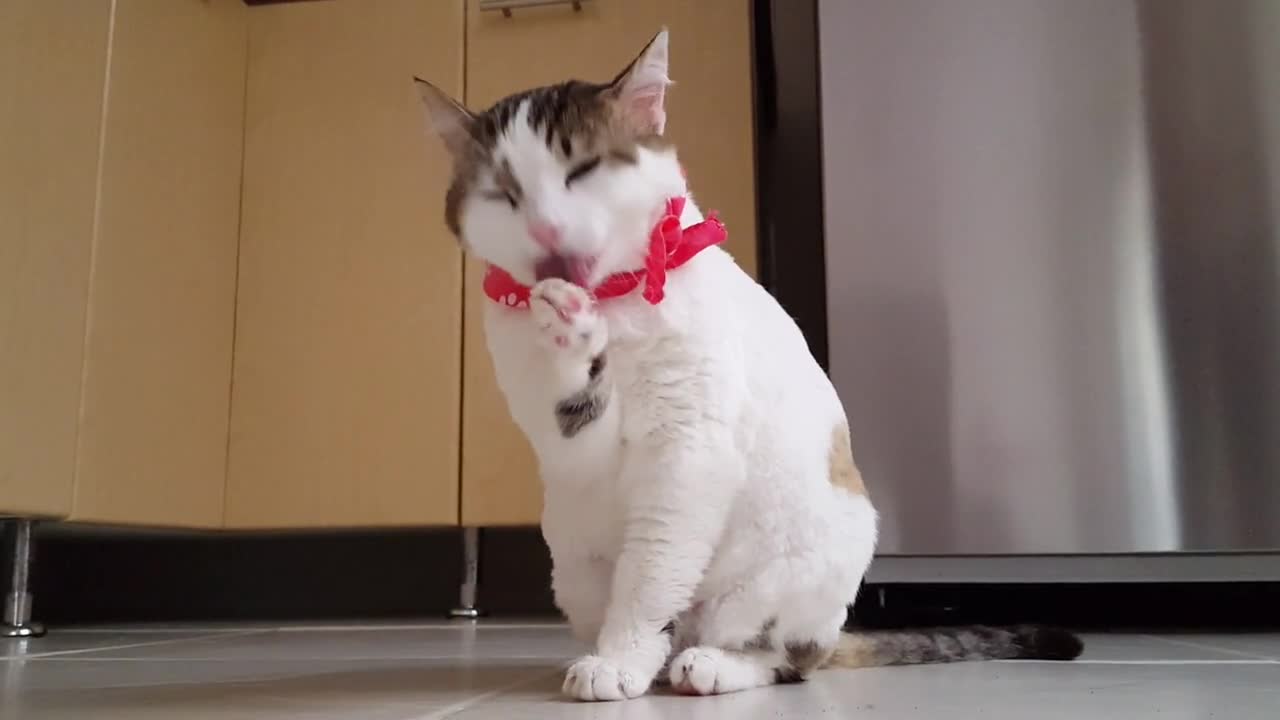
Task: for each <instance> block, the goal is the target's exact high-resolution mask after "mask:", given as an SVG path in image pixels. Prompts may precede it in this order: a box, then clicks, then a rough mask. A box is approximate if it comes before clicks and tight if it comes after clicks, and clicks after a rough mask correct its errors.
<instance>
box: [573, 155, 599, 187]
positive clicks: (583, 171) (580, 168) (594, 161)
mask: <svg viewBox="0 0 1280 720" xmlns="http://www.w3.org/2000/svg"><path fill="white" fill-rule="evenodd" d="M599 166H600V158H599V156H596V157H593V158H591V159H590V160H586V161H583V162H580V163H578V164H577V165H575V166H574V167H573V169H572V170H570V171H569V174H568V175H566V176H565V178H564V186H565V187H569V186H570V185H572V184H573V183H575V182H577V181H578V180H581V179H582V178H584V177H586V176H587V175H590V174H591V171H592V170H595V169H596V168H597V167H599Z"/></svg>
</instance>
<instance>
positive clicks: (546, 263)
mask: <svg viewBox="0 0 1280 720" xmlns="http://www.w3.org/2000/svg"><path fill="white" fill-rule="evenodd" d="M595 267H596V259H595V258H592V257H582V256H580V255H560V254H555V255H548V256H546V257H545V258H543V259H541V260H539V261H538V263H537V264H536V265H534V266H533V275H534V277H535V279H537V280H546V279H547V278H559V279H561V280H567V281H568V282H571V283H573V284H574V285H577V286H579V287H584V288H585V287H588V285H587V283H589V282H590V281H591V271H592V270H594V269H595Z"/></svg>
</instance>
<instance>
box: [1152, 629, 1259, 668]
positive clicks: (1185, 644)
mask: <svg viewBox="0 0 1280 720" xmlns="http://www.w3.org/2000/svg"><path fill="white" fill-rule="evenodd" d="M1142 637H1144V638H1148V639H1151V640H1159V641H1161V642H1166V643H1169V644H1170V645H1181V646H1182V647H1189V648H1195V649H1197V650H1211V651H1213V652H1217V653H1222V654H1225V655H1235V656H1237V657H1242V658H1249V659H1253V660H1270V661H1272V662H1276V661H1277V658H1274V657H1271V656H1268V655H1262V654H1260V653H1251V652H1246V651H1244V650H1232V649H1230V648H1224V647H1218V646H1217V645H1209V644H1207V643H1198V642H1195V641H1194V640H1178V639H1174V638H1169V637H1161V636H1160V635H1143V636H1142Z"/></svg>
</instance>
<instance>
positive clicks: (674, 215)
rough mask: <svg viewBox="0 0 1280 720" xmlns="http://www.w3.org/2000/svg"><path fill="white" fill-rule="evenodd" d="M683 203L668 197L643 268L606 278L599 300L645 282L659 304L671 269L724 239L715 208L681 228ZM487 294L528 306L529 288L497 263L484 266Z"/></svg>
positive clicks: (598, 288) (512, 304)
mask: <svg viewBox="0 0 1280 720" xmlns="http://www.w3.org/2000/svg"><path fill="white" fill-rule="evenodd" d="M684 203H685V199H684V198H682V197H674V198H671V199H670V200H667V208H666V213H665V214H663V216H662V217H661V218H660V219H659V220H658V224H657V225H654V226H653V230H652V231H651V232H650V233H649V256H648V257H647V258H645V261H644V268H643V269H641V270H631V271H629V272H620V273H616V274H614V275H610V276H609V277H607V278H605V279H604V282H602V283H600V284H599V285H597V286H596V288H595V290H594V291H592V294H593V295H594V296H595V297H596V299H597V300H607V299H609V298H616V297H622V296H623V295H626V294H628V293H630V292H631V291H632V290H635V289H636V288H637V287H639V286H640V283H641V282H643V283H644V293H643V296H644V299H645V300H648V301H649V304H650V305H657V304H658V303H660V302H662V298H663V296H664V292H663V289H662V288H663V286H664V285H665V284H666V282H667V271H668V270H674V269H676V268H678V267H680V266H681V265H683V264H685V263H687V262H689V260H690V258H692V257H693V256H694V255H697V254H698V253H700V252H702V251H703V250H705V249H706V248H709V247H711V246H712V245H718V244H720V243H722V242H724V239H725V238H726V237H728V233H727V232H726V231H725V228H724V223H722V222H720V219H719V218H717V217H716V214H715V213H714V212H713V213H710V214H709V215H708V216H707V219H706V220H703V221H702V222H700V223H698V224H696V225H690V226H689V227H687V228H681V227H680V213H682V212H684ZM484 294H485V295H488V296H489V299H490V300H493V301H494V302H497V303H499V304H502V305H506V306H508V307H513V308H527V307H529V288H528V287H526V286H524V285H521V284H520V283H518V282H516V279H515V278H513V277H511V275H509V274H508V273H507V271H506V270H503V269H502V268H500V267H498V266H496V265H489V266H488V268H487V269H486V270H485V274H484Z"/></svg>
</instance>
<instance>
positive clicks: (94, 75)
mask: <svg viewBox="0 0 1280 720" xmlns="http://www.w3.org/2000/svg"><path fill="white" fill-rule="evenodd" d="M663 25H666V26H668V27H669V28H670V30H671V42H672V75H673V77H674V78H675V79H676V81H677V84H676V85H675V86H674V87H673V88H672V89H671V91H670V93H669V105H670V106H669V122H668V128H669V132H670V133H671V135H673V136H674V138H675V139H676V141H677V143H678V144H679V145H680V147H681V157H682V159H683V161H684V163H685V165H686V167H687V169H688V171H689V175H690V178H691V179H692V183H693V187H694V190H695V192H696V194H697V197H698V199H699V201H700V203H701V204H702V205H703V206H704V207H705V208H708V209H711V208H714V209H718V210H720V212H721V214H722V216H723V217H724V218H725V220H726V221H727V223H728V225H729V228H730V241H729V244H728V247H729V249H730V251H732V252H734V253H735V254H736V255H737V256H738V259H739V261H740V262H741V263H742V264H743V265H744V266H745V267H746V268H747V269H748V270H752V269H753V268H754V261H755V236H754V219H755V204H754V189H753V160H752V110H751V71H750V43H749V37H750V32H749V4H748V3H747V1H746V0H699V1H698V2H685V1H684V0H651V1H649V2H635V1H630V0H592V1H591V2H586V3H583V4H582V9H581V11H580V12H575V11H573V10H572V9H571V8H570V6H569V5H568V4H565V5H553V6H544V7H534V8H523V9H517V10H516V11H515V12H514V13H513V15H512V17H510V18H506V17H504V16H503V15H502V14H501V13H498V12H481V11H480V6H479V0H376V1H375V0H328V1H326V2H304V3H298V2H286V3H276V4H266V5H261V6H258V7H248V5H247V4H246V3H244V2H243V0H128V2H115V3H109V2H87V1H86V2H71V1H70V0H0V514H5V513H13V514H22V515H34V516H49V517H57V518H66V519H70V520H73V521H84V522H100V523H110V524H122V525H157V526H171V527H195V528H216V527H226V528H289V527H357V526H366V527H367V526H422V525H457V524H463V525H468V526H495V525H527V524H534V523H536V522H537V521H538V517H539V513H540V507H541V490H540V487H539V484H538V480H537V477H536V468H535V463H534V460H533V457H532V454H531V452H530V450H529V448H528V446H527V444H526V442H525V440H524V439H523V438H522V437H521V436H520V434H519V433H518V431H517V430H516V429H515V427H514V425H513V424H512V422H511V420H510V418H509V416H508V413H507V409H506V405H505V402H504V401H503V399H502V397H501V395H500V394H499V392H498V390H497V388H496V386H495V383H494V379H493V371H492V368H491V367H490V364H489V358H488V353H487V351H486V349H485V342H484V338H483V332H482V328H481V321H480V314H481V308H482V305H481V303H483V302H484V299H483V296H482V295H481V293H480V291H479V272H478V267H476V266H475V265H474V264H471V265H468V266H465V267H464V261H463V258H462V254H461V251H460V250H459V248H458V246H457V244H456V242H455V240H454V238H453V237H452V236H451V235H450V234H449V233H448V231H447V230H446V228H445V226H444V222H443V218H442V216H443V209H444V208H443V206H444V193H445V189H446V185H447V183H448V182H449V179H450V177H449V176H450V168H449V162H448V159H447V158H446V156H445V154H444V151H443V149H442V148H441V147H440V146H439V143H438V141H437V140H436V139H435V138H434V137H430V136H428V131H427V129H426V127H425V122H424V118H423V115H422V111H421V108H420V107H419V103H418V99H417V97H416V93H415V91H414V88H413V84H412V82H411V79H412V77H413V76H414V75H418V76H422V77H427V78H430V79H431V80H432V81H433V82H434V83H436V84H437V85H439V86H440V87H441V88H443V89H444V90H446V91H448V92H449V93H451V94H452V95H454V96H455V97H464V99H465V100H466V102H467V103H468V104H469V105H471V106H472V107H477V108H480V107H484V106H486V105H488V104H489V103H492V102H493V101H494V100H496V99H498V98H499V97H501V96H503V95H505V94H507V93H509V92H512V91H514V90H518V89H521V88H525V87H528V86H532V85H537V84H545V83H549V82H555V81H559V80H562V79H564V78H566V77H572V76H576V77H585V78H589V79H605V78H609V77H612V76H613V75H614V74H616V73H617V72H618V70H619V69H621V68H622V67H623V65H625V64H626V63H627V62H628V61H630V60H631V59H632V57H633V56H634V54H635V53H637V52H638V51H639V50H640V48H641V47H642V46H643V44H644V43H645V42H646V41H647V40H648V39H649V38H650V37H651V36H652V35H653V34H654V33H655V32H656V31H657V30H658V29H659V28H660V27H662V26H663ZM464 53H465V56H466V57H465V59H464ZM464 60H465V62H464ZM464 89H465V92H464ZM464 282H465V284H466V287H465V288H464Z"/></svg>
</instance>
